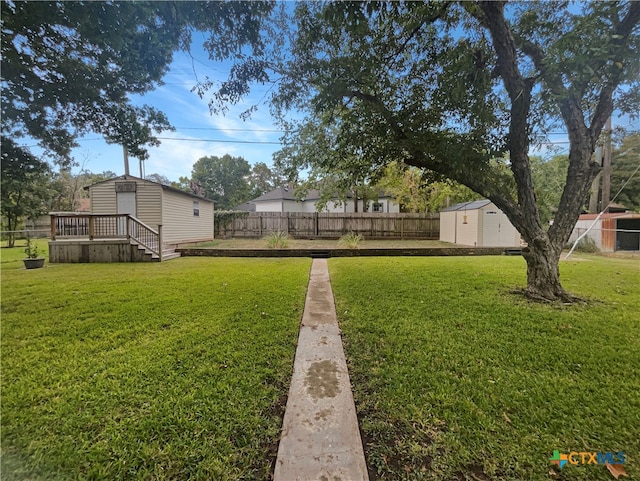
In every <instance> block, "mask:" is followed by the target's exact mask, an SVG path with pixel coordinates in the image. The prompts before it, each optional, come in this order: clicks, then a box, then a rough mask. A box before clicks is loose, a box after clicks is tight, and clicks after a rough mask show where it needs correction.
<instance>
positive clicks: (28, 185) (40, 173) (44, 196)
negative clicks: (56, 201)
mask: <svg viewBox="0 0 640 481" xmlns="http://www.w3.org/2000/svg"><path fill="white" fill-rule="evenodd" d="M2 145H3V149H2V162H1V166H2V168H1V172H0V176H1V177H0V184H1V185H0V196H1V203H0V210H1V212H2V217H3V220H4V222H5V225H4V226H3V227H4V230H6V231H8V236H7V242H8V247H13V246H14V242H15V233H14V231H16V230H18V228H19V227H20V225H21V223H22V222H23V221H24V220H25V219H28V218H29V219H35V218H37V217H39V216H41V215H43V214H44V213H46V212H47V211H48V201H49V200H50V198H51V179H50V177H49V174H50V170H49V165H48V164H47V163H46V162H42V161H41V160H39V159H38V158H36V157H34V156H33V155H31V154H29V153H28V152H25V151H24V150H23V149H20V148H19V147H18V146H17V145H15V144H14V142H13V141H12V140H11V139H5V138H3V139H2Z"/></svg>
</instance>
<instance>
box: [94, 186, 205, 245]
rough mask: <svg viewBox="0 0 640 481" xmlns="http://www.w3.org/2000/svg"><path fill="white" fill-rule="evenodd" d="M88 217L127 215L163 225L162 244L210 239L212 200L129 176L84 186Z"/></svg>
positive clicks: (152, 223) (156, 227)
mask: <svg viewBox="0 0 640 481" xmlns="http://www.w3.org/2000/svg"><path fill="white" fill-rule="evenodd" d="M85 188H86V189H88V190H89V199H90V201H91V202H90V205H91V214H103V215H104V214H130V215H132V216H134V217H135V218H137V219H138V220H140V221H141V222H143V223H144V224H146V225H147V226H149V227H151V228H152V229H156V230H157V229H158V225H162V241H163V244H165V245H178V244H182V243H189V242H203V241H209V240H212V239H213V201H212V200H209V199H205V198H204V197H200V196H197V195H194V194H191V193H189V192H185V191H182V190H180V189H176V188H174V187H169V186H167V185H162V184H159V183H157V182H152V181H150V180H145V179H141V178H139V177H134V176H131V175H123V176H120V177H115V178H113V179H109V180H105V181H102V182H98V183H97V184H93V185H90V186H89V187H85Z"/></svg>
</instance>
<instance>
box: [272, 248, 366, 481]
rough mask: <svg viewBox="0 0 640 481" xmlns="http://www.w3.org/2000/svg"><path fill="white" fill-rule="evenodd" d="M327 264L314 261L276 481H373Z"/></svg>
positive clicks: (320, 260)
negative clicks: (367, 463) (367, 462)
mask: <svg viewBox="0 0 640 481" xmlns="http://www.w3.org/2000/svg"><path fill="white" fill-rule="evenodd" d="M368 479H369V476H368V474H367V467H366V464H365V461H364V451H363V449H362V440H361V438H360V431H359V429H358V419H357V417H356V410H355V405H354V402H353V395H352V394H351V383H350V381H349V373H348V371H347V363H346V360H345V357H344V351H343V349H342V339H341V338H340V329H339V327H338V320H337V318H336V308H335V304H334V300H333V291H332V290H331V284H330V281H329V270H328V268H327V260H326V259H314V260H313V263H312V265H311V276H310V279H309V287H308V290H307V299H306V302H305V307H304V313H303V315H302V323H301V325H300V334H299V337H298V347H297V349H296V357H295V361H294V365H293V377H292V379H291V387H290V388H289V398H288V400H287V407H286V410H285V414H284V422H283V426H282V436H281V439H280V446H279V448H278V457H277V459H276V467H275V472H274V481H311V480H313V481H368Z"/></svg>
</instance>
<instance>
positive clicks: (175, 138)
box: [157, 137, 283, 145]
mask: <svg viewBox="0 0 640 481" xmlns="http://www.w3.org/2000/svg"><path fill="white" fill-rule="evenodd" d="M157 139H158V140H180V141H182V142H220V143H224V144H271V145H283V143H282V142H268V141H261V140H222V139H181V138H178V137H157Z"/></svg>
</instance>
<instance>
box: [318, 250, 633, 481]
mask: <svg viewBox="0 0 640 481" xmlns="http://www.w3.org/2000/svg"><path fill="white" fill-rule="evenodd" d="M580 257H581V258H582V259H583V260H571V261H568V262H562V264H561V273H562V278H563V282H564V286H565V287H566V288H567V289H569V290H570V291H571V292H573V293H574V294H577V295H580V296H583V297H587V298H589V299H590V302H589V303H588V304H587V305H575V306H557V305H553V306H552V305H539V304H531V303H528V302H526V301H524V300H522V299H520V298H518V297H516V296H514V295H512V294H510V290H511V289H512V288H514V287H517V286H520V287H521V286H523V285H524V282H525V264H524V261H523V259H522V258H518V257H478V258H453V257H450V258H402V259H400V258H341V259H332V260H331V261H330V272H331V279H332V285H333V289H334V294H335V296H336V302H337V311H338V317H339V320H340V323H341V328H342V330H343V335H344V343H345V349H346V353H347V358H348V362H349V369H350V375H351V380H352V384H353V386H354V396H355V399H356V407H357V410H358V414H359V418H360V426H361V430H362V433H363V437H364V440H365V443H366V447H365V449H366V454H367V461H368V464H369V466H370V469H371V471H372V472H373V473H375V476H373V477H372V478H373V479H393V480H397V479H434V480H462V479H473V480H485V479H498V480H507V479H509V480H523V479H526V480H549V479H560V480H565V479H566V480H569V479H571V480H587V479H589V480H608V479H613V478H612V476H611V475H610V474H609V472H608V471H607V470H606V469H605V467H604V466H594V465H584V466H568V467H564V468H563V469H562V470H561V471H560V472H558V469H557V468H555V467H552V466H551V465H550V463H549V460H548V459H549V457H551V456H552V454H553V451H554V450H556V449H557V450H559V451H560V453H564V454H568V453H569V452H571V451H577V452H587V451H589V452H592V451H600V452H604V451H614V452H618V451H624V452H625V453H626V469H627V471H628V472H629V475H630V478H629V479H640V466H639V464H640V394H639V393H640V320H639V317H640V315H639V314H640V311H639V308H638V306H640V264H639V263H638V261H637V260H620V259H610V258H602V257H595V256H585V255H582V254H581V255H580ZM621 479H622V478H621ZM624 479H627V478H624Z"/></svg>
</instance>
